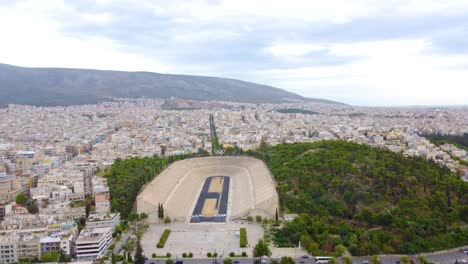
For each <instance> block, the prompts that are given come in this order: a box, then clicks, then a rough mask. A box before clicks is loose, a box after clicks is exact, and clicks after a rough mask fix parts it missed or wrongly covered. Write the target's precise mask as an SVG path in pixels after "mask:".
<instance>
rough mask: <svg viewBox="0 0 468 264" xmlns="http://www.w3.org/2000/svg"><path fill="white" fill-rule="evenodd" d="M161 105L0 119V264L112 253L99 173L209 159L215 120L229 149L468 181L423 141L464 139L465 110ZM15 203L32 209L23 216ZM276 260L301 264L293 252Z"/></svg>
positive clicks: (28, 110) (451, 159) (442, 152)
mask: <svg viewBox="0 0 468 264" xmlns="http://www.w3.org/2000/svg"><path fill="white" fill-rule="evenodd" d="M164 101H165V100H162V99H119V100H117V101H114V102H103V103H99V104H96V105H81V106H67V107H35V106H24V105H10V106H9V107H7V108H4V109H0V116H1V122H0V161H1V166H0V173H1V186H0V187H1V188H0V191H1V192H0V195H1V198H2V203H1V207H0V216H1V220H2V222H1V224H0V227H1V229H0V233H1V234H2V236H1V241H0V243H1V245H3V247H2V248H5V249H10V250H8V251H4V250H2V257H1V259H2V261H4V262H5V263H14V262H18V261H19V260H21V259H39V258H40V257H41V256H45V255H47V254H48V253H50V252H53V251H56V252H62V254H64V255H65V256H67V257H73V259H76V260H94V259H96V258H102V257H103V256H106V254H108V253H107V252H108V250H109V248H111V246H112V248H114V249H115V248H116V247H118V246H119V243H118V241H116V239H115V238H113V236H112V234H113V233H114V232H115V229H116V227H117V226H119V228H121V227H120V220H121V218H120V214H119V212H116V211H111V205H110V199H109V187H108V186H107V179H106V178H105V177H101V175H102V173H101V172H103V171H105V170H107V169H109V168H110V167H111V165H112V164H113V163H114V162H115V160H116V159H128V158H131V157H151V156H154V155H157V156H177V155H181V154H196V153H211V152H212V141H211V135H210V120H209V118H208V117H209V115H211V114H212V115H213V119H214V122H215V124H216V134H217V137H218V140H219V144H220V145H222V146H223V147H224V148H225V149H228V148H234V147H236V148H240V149H242V150H244V151H246V150H249V149H256V148H258V147H259V146H260V145H261V144H267V145H271V146H274V145H277V144H282V143H297V142H318V141H322V140H345V141H351V142H356V143H359V144H366V145H370V146H373V147H377V148H386V149H389V150H391V151H392V152H400V153H402V154H403V155H404V156H418V157H422V158H424V159H426V160H430V161H433V162H435V163H437V164H439V165H441V166H446V167H448V168H449V169H450V170H451V171H452V172H454V173H456V174H457V175H458V176H459V177H460V178H462V179H463V180H464V181H468V166H466V162H468V154H467V151H466V150H464V149H461V148H459V147H457V146H455V145H452V144H443V145H439V146H438V145H435V144H434V143H432V142H431V141H430V140H429V139H427V138H425V137H424V135H425V134H434V133H437V134H441V135H463V134H464V133H468V109H467V108H464V107H453V108H447V107H431V108H375V107H353V106H348V105H334V104H320V103H300V104H297V103H295V104H246V103H229V102H220V103H222V104H223V105H225V106H226V107H223V108H211V109H192V110H187V109H183V110H166V109H163V104H164ZM463 164H465V165H463ZM21 194H27V196H28V197H29V200H30V201H33V202H28V205H27V206H23V204H21V202H20V201H18V199H19V198H18V196H21ZM23 203H25V202H23ZM77 220H79V221H77ZM83 222H85V223H86V227H85V228H84V229H83V227H82V225H83V224H84V223H83ZM79 231H81V232H79ZM256 232H261V231H258V230H257V231H256ZM260 237H261V236H260ZM89 241H93V242H94V241H96V242H99V243H97V244H96V245H95V248H92V249H91V248H89V247H85V246H81V245H86V243H89ZM120 246H123V245H120ZM146 248H147V247H146ZM5 252H7V253H5ZM8 252H9V253H10V254H8ZM116 253H117V252H116ZM145 253H146V251H145ZM151 253H152V252H151ZM302 253H303V254H307V252H302ZM277 254H280V253H277ZM282 254H289V255H291V256H292V257H298V255H297V254H298V253H297V252H296V253H294V252H293V253H291V252H287V253H284V252H282ZM198 257H201V256H198Z"/></svg>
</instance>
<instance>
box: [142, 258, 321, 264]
mask: <svg viewBox="0 0 468 264" xmlns="http://www.w3.org/2000/svg"><path fill="white" fill-rule="evenodd" d="M179 260H181V261H183V262H184V264H213V263H215V262H217V263H219V264H223V260H222V259H219V258H218V259H217V260H216V261H215V259H214V258H210V259H179ZM232 260H233V261H235V260H238V261H239V264H252V263H253V262H254V259H253V258H232ZM264 260H265V261H266V263H269V262H270V259H267V258H264ZM276 260H278V261H279V260H280V259H276ZM174 261H176V260H174ZM295 261H296V264H314V263H315V261H314V260H313V259H312V258H309V259H302V258H297V259H295ZM165 263H166V261H165V259H148V260H147V261H146V264H165Z"/></svg>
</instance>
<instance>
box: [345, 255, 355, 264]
mask: <svg viewBox="0 0 468 264" xmlns="http://www.w3.org/2000/svg"><path fill="white" fill-rule="evenodd" d="M343 264H353V261H352V260H351V257H350V256H346V257H344V258H343Z"/></svg>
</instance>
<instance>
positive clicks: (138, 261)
mask: <svg viewBox="0 0 468 264" xmlns="http://www.w3.org/2000/svg"><path fill="white" fill-rule="evenodd" d="M145 261H146V257H145V256H144V255H143V247H142V246H141V240H140V236H137V246H136V250H135V258H134V260H133V263H134V264H145Z"/></svg>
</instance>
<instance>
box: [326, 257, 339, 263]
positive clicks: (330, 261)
mask: <svg viewBox="0 0 468 264" xmlns="http://www.w3.org/2000/svg"><path fill="white" fill-rule="evenodd" d="M337 263H338V262H337V261H336V258H331V259H330V260H329V261H328V264H337Z"/></svg>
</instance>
